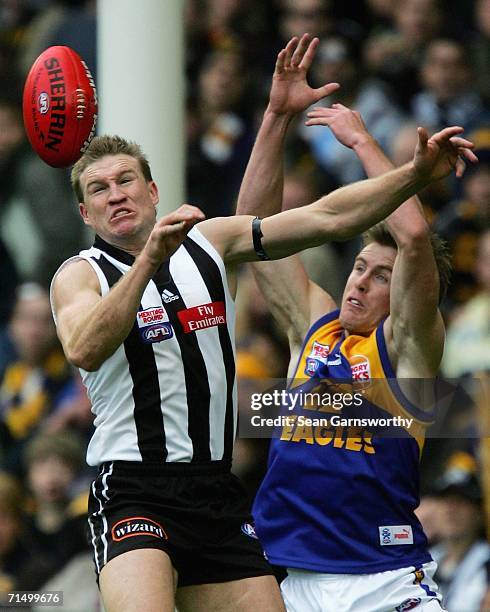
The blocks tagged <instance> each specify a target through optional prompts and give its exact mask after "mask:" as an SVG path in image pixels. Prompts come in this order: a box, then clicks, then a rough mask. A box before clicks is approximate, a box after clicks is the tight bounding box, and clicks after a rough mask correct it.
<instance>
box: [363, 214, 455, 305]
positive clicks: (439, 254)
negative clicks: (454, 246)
mask: <svg viewBox="0 0 490 612" xmlns="http://www.w3.org/2000/svg"><path fill="white" fill-rule="evenodd" d="M372 242H377V243H378V244H381V245H382V246H388V247H392V248H393V249H395V250H398V245H397V244H396V241H395V239H394V238H393V235H392V234H391V232H390V230H389V229H388V226H387V224H386V223H385V222H384V221H381V223H378V224H377V225H374V226H373V227H371V228H370V229H368V230H367V231H366V232H364V234H363V235H362V246H363V247H365V246H367V245H368V244H371V243H372ZM430 245H431V247H432V254H433V255H434V260H435V262H436V266H437V271H438V273H439V304H440V303H441V302H442V300H443V299H444V298H445V296H446V293H447V288H448V286H449V281H450V278H451V255H450V253H449V249H448V247H447V243H446V242H445V241H444V240H443V239H442V238H441V237H440V236H439V235H438V234H436V233H435V232H433V231H431V232H430Z"/></svg>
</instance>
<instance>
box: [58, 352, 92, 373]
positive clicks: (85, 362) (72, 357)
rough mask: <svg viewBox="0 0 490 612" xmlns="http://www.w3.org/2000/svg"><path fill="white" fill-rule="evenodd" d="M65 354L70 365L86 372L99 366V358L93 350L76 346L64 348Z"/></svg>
mask: <svg viewBox="0 0 490 612" xmlns="http://www.w3.org/2000/svg"><path fill="white" fill-rule="evenodd" d="M65 355H66V358H67V359H68V361H69V362H70V363H71V364H72V365H74V366H75V367H77V368H81V369H82V370H85V371H86V372H95V370H98V369H99V368H100V366H101V360H100V359H98V358H97V356H96V355H95V354H94V353H93V352H90V351H86V350H81V349H79V348H78V347H68V348H65Z"/></svg>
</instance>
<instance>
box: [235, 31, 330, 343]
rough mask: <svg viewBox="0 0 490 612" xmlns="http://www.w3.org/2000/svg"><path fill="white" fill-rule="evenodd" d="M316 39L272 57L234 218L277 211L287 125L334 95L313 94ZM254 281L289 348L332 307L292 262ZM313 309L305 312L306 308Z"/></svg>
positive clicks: (260, 272) (260, 269) (264, 270)
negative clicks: (311, 70) (266, 100)
mask: <svg viewBox="0 0 490 612" xmlns="http://www.w3.org/2000/svg"><path fill="white" fill-rule="evenodd" d="M318 42H319V41H318V38H313V39H312V38H311V37H310V36H309V35H308V34H305V35H303V36H302V37H301V39H300V40H299V39H298V38H296V37H295V38H293V39H291V40H290V41H289V43H288V44H287V45H286V47H285V48H284V49H283V50H282V51H281V52H280V53H279V55H278V56H277V61H276V66H275V70H274V75H273V77H272V86H271V91H270V96H269V104H268V106H267V108H266V110H265V113H264V118H263V121H262V125H261V126H260V129H259V132H258V134H257V139H256V142H255V145H254V148H253V151H252V154H251V156H250V160H249V163H248V166H247V170H246V172H245V176H244V178H243V181H242V185H241V188H240V194H239V196H238V204H237V214H245V215H254V216H258V217H261V218H264V217H268V216H270V215H273V214H276V213H278V212H280V211H281V207H282V194H283V183H284V177H283V152H284V151H283V149H284V141H285V137H286V132H287V129H288V126H289V124H290V122H291V120H292V119H293V118H294V116H295V115H297V114H298V113H301V112H303V111H304V110H306V109H307V108H308V107H310V106H311V105H312V104H315V103H316V102H318V101H319V100H320V99H321V98H323V97H325V96H328V95H330V94H331V93H333V92H334V91H335V90H336V89H338V87H339V86H338V84H337V83H330V84H327V85H324V86H323V87H320V88H318V89H313V88H311V87H310V86H309V85H308V82H307V73H308V70H309V68H310V66H311V63H312V61H313V58H314V56H315V52H316V48H317V46H318ZM254 273H255V277H256V279H257V282H258V283H259V286H260V288H261V290H262V293H263V294H264V296H265V298H266V300H267V302H268V304H269V308H270V309H271V311H272V313H273V315H274V317H275V318H276V320H277V321H278V323H279V325H280V326H281V328H282V329H283V330H284V331H285V332H286V333H287V334H288V336H289V340H290V344H291V346H292V347H293V346H294V345H298V344H299V345H300V344H301V342H302V338H303V337H304V334H305V332H306V330H307V329H308V327H309V325H310V322H311V319H316V318H318V316H320V314H321V313H323V312H326V311H327V310H331V309H332V308H334V307H335V304H334V302H333V300H332V299H331V298H330V296H329V295H328V294H327V293H325V292H324V291H323V290H322V289H320V287H318V286H317V285H315V284H314V283H312V282H311V281H310V280H309V278H308V276H307V274H306V271H305V269H304V267H303V265H302V263H301V260H300V259H299V257H298V256H292V257H288V258H287V259H283V260H281V261H277V262H274V263H267V262H265V263H262V264H260V266H255V270H254ZM312 303H313V304H314V305H315V306H316V308H313V310H312V308H311V304H312Z"/></svg>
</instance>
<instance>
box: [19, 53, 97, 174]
mask: <svg viewBox="0 0 490 612" xmlns="http://www.w3.org/2000/svg"><path fill="white" fill-rule="evenodd" d="M22 106H23V113H24V126H25V130H26V132H27V136H28V137H29V140H30V142H31V145H32V148H33V149H34V150H35V151H36V153H37V154H38V155H39V156H40V157H41V159H43V160H44V161H45V162H46V163H47V164H49V165H50V166H54V167H55V168H64V167H66V166H70V165H71V164H73V163H75V162H76V161H77V160H78V159H79V158H80V156H81V155H82V153H83V152H84V151H85V149H86V148H87V147H88V145H89V143H90V140H91V139H92V137H93V135H94V134H95V124H96V121H97V92H96V90H95V83H94V80H93V78H92V75H91V74H90V71H89V69H88V68H87V65H86V64H85V62H84V61H83V60H82V58H81V57H80V56H79V55H78V53H75V51H73V49H70V47H50V48H49V49H46V50H45V51H43V53H41V55H40V56H39V57H38V58H37V60H36V61H35V62H34V65H33V66H32V68H31V70H30V72H29V74H28V75H27V79H26V83H25V86H24V99H23V105H22Z"/></svg>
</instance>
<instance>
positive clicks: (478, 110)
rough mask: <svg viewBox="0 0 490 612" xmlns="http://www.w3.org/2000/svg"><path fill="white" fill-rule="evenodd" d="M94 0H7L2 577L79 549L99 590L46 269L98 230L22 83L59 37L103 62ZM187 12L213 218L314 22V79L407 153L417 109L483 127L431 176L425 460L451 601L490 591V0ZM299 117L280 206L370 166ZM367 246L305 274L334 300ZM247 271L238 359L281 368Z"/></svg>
mask: <svg viewBox="0 0 490 612" xmlns="http://www.w3.org/2000/svg"><path fill="white" fill-rule="evenodd" d="M95 5H96V3H95V1H94V0H0V279H1V280H0V592H6V591H7V590H8V589H9V588H12V587H15V588H17V589H30V590H34V589H39V588H41V587H42V586H43V585H45V584H58V583H56V580H57V579H59V577H60V576H64V579H65V582H63V583H62V584H63V585H65V587H64V588H68V587H67V586H66V585H67V581H69V580H70V576H68V577H67V567H72V568H73V567H74V568H75V569H74V570H73V573H72V574H71V580H72V582H71V583H70V584H71V588H72V589H73V592H76V591H77V588H78V589H79V590H80V589H82V590H83V592H85V595H86V594H87V592H88V591H87V588H86V587H85V583H84V580H83V579H82V578H81V576H85V575H86V570H87V567H88V564H87V558H88V557H89V548H88V544H87V540H86V537H85V511H86V495H87V490H88V486H89V483H90V479H91V477H92V476H93V472H92V471H91V470H90V469H89V468H87V467H84V449H85V447H86V443H87V440H88V438H89V437H90V434H91V428H92V419H91V413H90V404H89V402H88V399H87V398H86V395H85V392H84V389H83V386H82V385H81V382H80V379H79V376H78V374H76V373H75V372H74V371H73V369H72V368H71V367H70V366H69V365H68V364H67V362H66V360H65V358H64V356H63V353H62V351H61V348H60V346H59V343H58V342H57V339H56V334H55V328H54V323H53V321H52V319H51V313H50V307H49V294H48V288H49V282H50V280H51V277H52V275H53V273H54V272H55V270H56V269H57V267H58V266H59V264H60V263H61V262H62V261H63V260H65V259H67V258H68V257H70V256H71V255H73V254H75V253H77V252H78V251H79V250H81V249H82V248H84V247H85V246H87V245H88V244H89V243H90V239H91V237H90V235H89V234H88V233H87V231H86V228H85V227H84V225H83V223H82V222H81V219H80V218H79V215H78V207H77V203H76V201H75V199H74V196H73V194H72V192H71V187H70V183H69V169H67V170H59V169H53V168H50V167H49V166H47V165H46V164H44V162H42V161H41V160H40V159H39V158H38V157H37V156H36V155H35V154H34V153H33V152H32V150H31V149H30V147H29V145H28V143H27V141H26V136H25V134H24V130H23V126H22V111H21V109H22V102H21V100H22V86H23V82H24V79H25V76H26V74H27V71H28V69H29V67H30V65H31V64H32V62H33V61H34V59H35V58H36V57H37V55H38V54H39V53H40V52H41V51H42V50H44V49H45V48H47V47H49V46H51V45H55V44H64V45H68V46H71V47H73V48H74V49H75V50H76V51H78V52H79V53H80V54H81V55H82V56H83V57H84V59H85V61H86V62H87V64H88V66H89V68H90V69H91V71H92V73H93V74H94V76H95V78H96V75H97V66H96V25H97V24H96V6H95ZM135 10H139V9H137V8H135ZM184 18H185V36H186V42H185V49H186V66H185V69H186V79H187V95H186V125H185V129H186V133H185V137H186V142H187V164H186V187H187V194H186V201H187V202H189V203H192V204H194V205H196V206H199V207H200V208H201V209H202V210H203V211H204V212H205V213H206V215H207V216H208V217H213V216H222V215H231V214H233V213H234V206H235V202H236V197H237V194H238V190H239V186H240V182H241V178H242V176H243V173H244V170H245V166H246V163H247V160H248V157H249V154H250V151H251V148H252V145H253V141H254V137H255V133H256V130H257V127H258V125H259V123H260V118H261V114H262V112H263V110H264V108H265V105H266V103H267V92H268V89H269V83H270V78H271V74H272V71H273V67H274V62H275V57H276V55H277V52H278V51H279V50H280V49H281V48H282V47H283V46H284V44H285V43H286V41H287V40H289V38H290V37H291V36H293V35H298V34H301V33H303V32H309V33H311V34H313V35H317V36H319V38H320V41H321V43H320V46H319V48H318V52H317V57H316V59H315V62H314V65H313V67H312V70H311V75H310V80H311V83H312V84H317V85H318V86H319V85H321V84H324V83H326V82H330V81H335V82H338V83H340V85H341V88H340V89H339V90H338V92H336V93H335V94H334V95H333V96H332V97H331V98H330V99H327V100H325V102H324V104H331V103H333V102H342V103H343V104H345V105H347V106H349V107H351V108H354V109H356V110H358V111H360V112H361V115H362V117H363V119H364V122H365V123H366V125H367V127H368V129H369V131H370V132H371V133H372V134H373V135H374V136H375V138H376V139H377V140H378V142H379V143H380V144H381V146H382V147H383V149H384V150H385V151H386V152H387V153H388V155H389V156H390V157H391V158H392V159H393V160H394V162H395V163H396V164H397V165H400V164H402V163H404V162H406V161H408V160H409V159H411V158H412V155H413V149H414V146H415V143H416V138H417V133H416V126H418V125H423V126H425V127H427V128H428V130H429V131H430V132H433V131H436V130H438V129H440V128H442V127H444V126H446V125H461V126H463V127H464V128H465V136H466V137H468V138H470V139H472V140H473V141H474V143H475V145H476V153H477V155H478V157H479V159H480V162H479V164H477V165H474V166H471V167H468V168H467V171H466V174H465V176H464V178H463V179H462V180H457V179H455V178H454V177H451V178H448V179H445V180H443V181H440V182H438V183H436V184H434V185H431V186H430V187H428V188H427V189H425V190H424V191H423V192H422V193H421V194H420V197H421V200H422V203H423V205H424V208H425V211H426V214H427V218H428V220H429V221H430V223H431V225H432V227H433V229H434V230H435V231H437V232H438V233H439V234H440V235H441V236H442V237H443V238H444V239H445V240H446V241H447V242H448V246H449V248H450V251H451V254H452V265H453V275H452V282H451V286H450V290H449V292H448V295H447V296H446V298H445V300H444V302H443V304H442V312H443V315H444V317H445V320H446V324H447V339H446V349H445V353H444V358H443V362H442V366H441V375H443V376H445V377H446V378H448V379H451V385H449V389H450V390H449V391H448V392H447V398H448V400H447V401H446V402H445V403H444V406H445V409H444V413H443V414H442V415H441V417H440V419H439V420H440V421H441V422H440V423H438V424H437V426H436V429H435V430H434V431H435V433H434V437H433V438H429V440H428V441H427V443H426V448H425V451H424V456H423V459H422V492H423V498H422V504H421V507H420V518H421V520H422V522H423V524H424V527H425V529H426V531H427V535H428V537H429V539H430V541H431V543H432V544H433V546H434V549H433V550H434V556H435V558H437V560H438V561H439V571H438V575H437V576H436V579H437V581H438V582H440V584H441V585H442V589H443V592H444V593H445V595H446V597H447V603H446V605H447V607H448V610H449V612H464V611H466V610H468V612H469V611H472V610H480V608H481V609H490V596H488V595H487V598H486V599H485V600H484V599H482V598H484V595H485V592H486V588H487V586H486V585H487V583H490V547H489V546H488V544H487V542H486V537H485V527H488V520H487V519H486V515H485V508H484V495H483V491H485V490H486V487H485V483H484V482H482V479H481V476H482V475H484V474H485V470H483V469H482V465H483V463H484V462H485V460H486V459H485V458H486V450H485V444H483V443H481V439H482V437H483V436H482V432H483V433H484V430H482V427H484V425H482V423H484V422H485V411H488V410H489V409H490V395H489V394H488V393H489V392H488V373H489V372H490V223H489V221H490V0H342V2H337V1H335V0H266V1H265V0H186V2H185V16H184ZM302 119H303V118H299V119H298V120H297V123H296V126H295V127H294V129H292V130H290V135H289V137H288V142H287V147H286V159H285V186H284V208H292V207H296V206H301V205H304V204H308V203H310V202H312V201H314V200H315V199H316V198H318V197H319V196H320V195H321V194H323V193H326V192H328V191H330V190H332V189H334V188H336V187H338V186H341V185H343V184H346V183H351V182H353V181H356V180H359V179H362V178H364V175H363V170H362V167H361V165H360V163H359V161H358V160H357V158H356V156H355V154H354V153H353V152H352V151H351V150H349V149H347V148H345V147H343V146H342V145H340V144H339V143H338V142H337V141H336V139H335V138H334V137H333V136H332V134H331V133H330V132H329V130H328V129H327V128H324V127H320V126H315V127H306V126H305V125H304V123H303V120H302ZM150 161H151V160H150ZM357 246H358V244H357V243H356V242H355V241H351V242H347V243H332V244H329V245H326V246H323V247H317V248H316V249H312V250H310V251H308V252H306V253H304V255H303V257H304V261H305V264H306V266H307V269H308V272H309V274H310V276H311V277H312V278H313V279H314V280H315V282H317V283H319V284H320V285H321V286H322V287H324V288H325V289H327V290H328V291H329V292H330V293H331V294H332V295H333V296H334V298H336V299H339V298H340V292H341V288H342V286H343V283H344V281H345V279H346V276H347V274H348V271H349V269H350V267H351V264H352V260H353V255H354V253H355V252H356V249H357ZM240 281H241V282H240V290H239V296H238V327H237V343H238V354H237V366H238V375H239V378H240V380H242V381H246V380H248V381H250V380H254V379H262V378H283V377H285V376H286V365H287V362H288V349H287V342H285V339H284V338H282V337H281V335H280V334H279V333H278V332H277V330H276V328H275V325H274V322H273V321H272V320H271V317H270V315H269V313H268V311H267V309H266V307H265V305H264V302H263V300H262V298H261V296H260V293H259V291H258V290H257V288H256V286H255V284H254V281H253V276H252V274H251V273H250V271H249V270H247V269H244V270H243V271H242V275H241V279H240ZM422 299H423V298H422ZM485 373H486V374H487V378H486V379H485V378H484V376H485ZM456 380H458V381H459V383H458V384H456ZM486 394H487V395H486ZM487 416H488V415H487ZM437 427H438V428H439V429H437ZM486 431H487V432H488V429H487V430H486ZM487 435H489V434H487ZM266 456H267V442H266V441H264V440H247V439H239V440H238V443H237V448H236V457H235V471H236V472H237V473H238V474H239V475H240V476H241V477H242V478H243V479H244V480H245V482H246V483H247V486H248V487H249V491H250V496H251V497H252V496H253V494H254V491H255V489H256V487H257V484H258V482H260V479H261V476H262V474H263V470H264V469H265V463H266ZM488 461H489V464H488V465H489V466H490V457H489V458H488ZM488 493H489V495H490V491H489V492H488ZM487 516H490V514H489V515H487ZM90 571H91V570H90ZM77 572H78V573H77ZM73 576H75V578H73ZM49 581H54V583H53V582H49ZM92 582H93V583H94V585H95V581H93V580H92ZM468 593H470V595H471V596H469V595H468ZM461 597H464V598H465V599H463V600H462V599H461ZM95 601H96V594H93V602H95ZM93 602H92V603H91V604H90V605H92V604H93V605H94V606H97V605H98V604H96V603H93ZM462 602H463V603H462ZM462 606H464V607H462ZM487 606H488V608H487ZM80 609H85V608H80ZM86 609H87V611H88V610H89V609H90V610H91V609H96V607H94V608H92V607H87V608H86Z"/></svg>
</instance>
